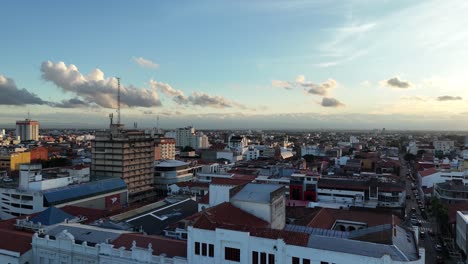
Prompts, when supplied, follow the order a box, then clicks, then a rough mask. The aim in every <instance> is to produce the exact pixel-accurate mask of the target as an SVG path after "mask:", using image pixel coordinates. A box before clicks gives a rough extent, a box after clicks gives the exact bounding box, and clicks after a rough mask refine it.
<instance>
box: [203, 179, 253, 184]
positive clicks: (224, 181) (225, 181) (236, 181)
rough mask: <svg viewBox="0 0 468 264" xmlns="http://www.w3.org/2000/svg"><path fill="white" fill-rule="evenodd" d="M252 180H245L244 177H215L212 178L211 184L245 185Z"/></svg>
mask: <svg viewBox="0 0 468 264" xmlns="http://www.w3.org/2000/svg"><path fill="white" fill-rule="evenodd" d="M250 182H252V181H251V180H243V179H229V178H213V180H211V184H217V185H232V186H238V185H244V184H247V183H250Z"/></svg>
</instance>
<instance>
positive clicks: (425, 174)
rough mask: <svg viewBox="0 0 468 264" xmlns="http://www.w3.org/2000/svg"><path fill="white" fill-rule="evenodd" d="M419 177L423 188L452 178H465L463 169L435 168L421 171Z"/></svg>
mask: <svg viewBox="0 0 468 264" xmlns="http://www.w3.org/2000/svg"><path fill="white" fill-rule="evenodd" d="M418 178H419V181H420V183H421V185H420V186H421V187H422V188H431V187H434V185H435V184H436V183H442V182H446V181H451V180H462V181H464V180H465V179H464V172H463V171H455V170H437V169H435V168H430V169H426V170H423V171H419V172H418Z"/></svg>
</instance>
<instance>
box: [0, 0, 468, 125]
mask: <svg viewBox="0 0 468 264" xmlns="http://www.w3.org/2000/svg"><path fill="white" fill-rule="evenodd" d="M0 5H1V10H2V15H1V16H0V24H1V25H2V32H1V36H2V38H1V39H0V126H3V127H13V126H14V123H15V120H19V119H24V118H27V117H28V112H29V116H30V117H31V118H32V119H35V120H38V121H39V122H40V123H41V127H58V128H62V127H63V128H68V127H70V128H75V127H76V128H104V127H106V126H108V124H109V117H108V116H109V114H110V113H113V114H114V120H115V117H116V107H117V79H116V77H120V82H121V107H122V109H121V113H122V122H123V123H125V124H126V125H127V126H130V127H132V126H133V123H134V122H137V123H138V126H139V127H155V126H156V125H158V126H159V127H161V128H176V127H184V126H187V125H193V126H195V127H196V128H199V129H216V128H219V129H226V128H227V129H230V128H232V129H244V128H246V129H336V128H338V129H373V128H384V127H385V128H386V129H411V130H413V129H421V130H426V129H430V130H468V108H467V101H468V89H467V88H468V49H467V48H466V47H468V31H467V30H466V28H467V27H468V16H467V15H466V14H468V1H464V0H451V1H446V0H445V1H431V0H427V1H409V0H408V1H406V0H405V1H403V0H401V1H400V0H379V1H373V0H360V1H341V0H337V1H332V0H330V1H313V0H308V1H303V0H287V1H286V0H285V1H276V0H266V1H255V0H245V1H243V0H240V1H219V0H213V1H203V0H202V1H137V2H133V1H72V2H70V1H58V0H57V1H3V2H2V3H1V4H0ZM158 117H159V121H157V119H158Z"/></svg>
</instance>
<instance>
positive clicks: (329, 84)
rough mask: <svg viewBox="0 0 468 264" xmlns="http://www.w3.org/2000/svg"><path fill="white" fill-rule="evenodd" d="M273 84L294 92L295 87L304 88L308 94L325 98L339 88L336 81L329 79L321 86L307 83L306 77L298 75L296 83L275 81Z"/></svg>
mask: <svg viewBox="0 0 468 264" xmlns="http://www.w3.org/2000/svg"><path fill="white" fill-rule="evenodd" d="M271 84H272V86H273V87H281V88H285V89H287V90H292V89H293V88H295V87H302V88H304V89H306V91H307V93H310V94H315V95H323V96H325V95H327V94H328V91H329V90H330V89H333V88H335V87H337V86H338V82H337V81H335V80H334V79H328V80H326V81H325V82H323V83H321V84H315V83H312V82H308V81H306V78H305V76H304V75H298V76H297V77H296V79H295V81H294V82H289V81H280V80H273V81H272V82H271Z"/></svg>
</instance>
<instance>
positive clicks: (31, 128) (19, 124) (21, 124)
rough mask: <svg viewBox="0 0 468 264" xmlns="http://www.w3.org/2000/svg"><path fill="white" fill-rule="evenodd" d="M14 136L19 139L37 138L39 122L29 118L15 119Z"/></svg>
mask: <svg viewBox="0 0 468 264" xmlns="http://www.w3.org/2000/svg"><path fill="white" fill-rule="evenodd" d="M16 136H17V137H20V139H21V141H27V140H38V139H39V122H38V121H34V120H31V119H25V120H18V121H16Z"/></svg>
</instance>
